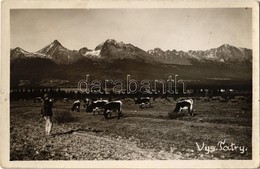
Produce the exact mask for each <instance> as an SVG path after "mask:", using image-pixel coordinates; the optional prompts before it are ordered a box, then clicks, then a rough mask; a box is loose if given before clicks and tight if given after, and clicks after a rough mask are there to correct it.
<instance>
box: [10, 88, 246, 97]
mask: <svg viewBox="0 0 260 169" xmlns="http://www.w3.org/2000/svg"><path fill="white" fill-rule="evenodd" d="M45 93H48V94H49V95H50V96H51V97H52V98H55V99H57V100H59V99H64V98H67V99H82V100H83V99H85V98H110V99H111V98H138V97H148V96H149V97H153V98H158V97H161V98H166V99H167V98H169V97H172V98H174V99H177V98H179V97H183V96H188V97H195V96H202V97H205V96H207V97H213V96H232V95H238V94H239V95H247V94H250V91H234V90H230V89H226V90H223V89H189V90H187V91H186V92H185V93H182V92H179V93H178V94H176V93H175V94H170V93H167V92H166V93H162V92H161V91H157V92H153V93H150V94H144V93H141V92H137V93H130V94H128V93H121V94H118V93H114V92H112V91H110V92H109V93H106V94H105V92H103V94H96V93H81V92H79V91H78V90H66V89H61V88H22V89H12V90H11V91H10V98H11V100H21V99H26V100H34V99H36V98H39V97H43V95H44V94H45Z"/></svg>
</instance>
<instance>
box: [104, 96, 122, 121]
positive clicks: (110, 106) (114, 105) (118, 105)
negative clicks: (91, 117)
mask: <svg viewBox="0 0 260 169" xmlns="http://www.w3.org/2000/svg"><path fill="white" fill-rule="evenodd" d="M114 111H116V112H117V118H118V119H120V116H121V114H122V102H121V101H120V100H117V101H111V102H108V103H106V104H105V107H104V116H105V118H106V119H107V118H108V115H110V117H111V114H112V112H114Z"/></svg>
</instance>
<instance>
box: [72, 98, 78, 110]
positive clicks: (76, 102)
mask: <svg viewBox="0 0 260 169" xmlns="http://www.w3.org/2000/svg"><path fill="white" fill-rule="evenodd" d="M71 111H77V112H79V111H80V101H79V100H76V101H75V102H74V103H73V105H72V107H71Z"/></svg>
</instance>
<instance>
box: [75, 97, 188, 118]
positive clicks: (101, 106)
mask: <svg viewBox="0 0 260 169" xmlns="http://www.w3.org/2000/svg"><path fill="white" fill-rule="evenodd" d="M134 101H135V104H139V107H140V108H141V109H142V108H145V107H152V104H151V102H150V98H149V97H141V98H138V99H135V100H134ZM80 104H81V103H80V100H76V101H74V103H73V105H72V107H71V111H78V112H79V111H80ZM83 107H84V108H85V110H86V112H92V113H93V115H95V114H96V113H98V114H99V115H102V114H103V115H104V116H105V118H106V119H107V118H108V117H111V116H112V113H113V112H116V113H117V118H118V119H119V118H120V117H121V115H122V101H121V100H116V101H108V100H102V99H100V100H90V99H88V98H87V99H85V100H84V103H83ZM182 110H188V112H189V115H191V116H193V100H192V99H183V100H180V101H178V102H177V103H176V106H175V109H174V110H173V112H176V113H178V112H182Z"/></svg>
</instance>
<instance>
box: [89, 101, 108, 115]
mask: <svg viewBox="0 0 260 169" xmlns="http://www.w3.org/2000/svg"><path fill="white" fill-rule="evenodd" d="M107 102H108V100H96V101H92V103H91V104H90V105H89V109H90V110H92V113H93V115H95V113H96V112H98V114H99V115H100V112H101V111H102V110H104V106H105V104H106V103H107Z"/></svg>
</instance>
